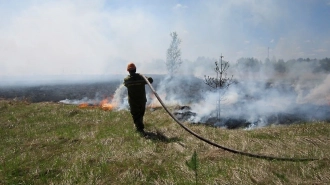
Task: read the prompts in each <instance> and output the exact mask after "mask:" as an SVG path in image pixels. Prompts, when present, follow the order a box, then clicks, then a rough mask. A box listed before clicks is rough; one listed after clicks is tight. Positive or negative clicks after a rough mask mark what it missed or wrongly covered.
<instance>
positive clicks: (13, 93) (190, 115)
mask: <svg viewBox="0 0 330 185" xmlns="http://www.w3.org/2000/svg"><path fill="white" fill-rule="evenodd" d="M149 76H152V77H153V79H154V83H153V86H154V88H155V89H156V90H157V86H158V85H159V84H160V82H161V81H162V82H163V83H164V82H166V83H167V81H166V80H164V81H163V79H164V76H162V75H149ZM121 83H122V79H116V80H109V81H94V82H91V81H89V82H87V81H85V82H72V83H65V84H64V83H62V84H61V83H59V84H55V83H53V84H46V83H43V84H39V85H10V86H0V98H4V99H18V100H27V101H29V102H32V103H37V102H59V101H61V100H65V99H69V100H81V99H83V98H88V99H94V98H96V97H99V98H107V97H109V96H111V95H113V94H114V93H115V91H116V89H117V88H118V87H119V85H120V84H121ZM0 85H1V84H0ZM168 85H169V87H170V88H168V89H166V92H167V93H168V94H180V93H181V94H182V93H183V94H185V96H184V98H183V100H184V99H185V101H183V104H185V103H184V102H187V104H189V102H191V99H194V100H195V101H196V98H197V99H199V98H200V99H201V98H202V94H203V91H205V89H203V88H202V87H203V86H202V85H203V84H202V82H201V81H200V79H197V80H196V79H195V80H194V81H188V80H187V79H185V78H181V79H179V83H177V84H172V85H173V86H174V87H176V88H171V86H170V85H171V84H168ZM146 89H147V91H148V90H149V88H148V87H146ZM169 89H172V90H171V91H170V90H169ZM172 91H173V92H172ZM158 93H159V92H158ZM197 101H198V100H197ZM311 112H313V113H311ZM174 114H175V116H176V117H177V118H178V119H179V120H181V121H188V122H190V123H194V124H196V123H195V122H194V121H193V119H194V117H195V116H196V115H197V113H195V112H192V111H191V109H190V107H188V106H185V105H182V106H178V107H176V109H175V110H174ZM321 118H322V119H321ZM316 120H321V121H327V122H330V106H315V105H304V106H301V107H297V108H296V111H295V112H282V113H276V114H271V115H266V116H265V115H260V118H259V119H258V120H256V121H255V122H249V121H248V120H247V119H245V118H244V117H243V118H222V119H221V120H220V121H219V120H218V119H216V118H215V117H212V116H210V117H204V118H203V119H202V120H201V121H200V122H198V123H197V124H199V123H200V124H206V125H209V126H216V127H226V128H229V129H235V128H242V127H243V128H246V127H251V126H258V125H263V126H266V125H269V124H293V123H301V122H306V121H316Z"/></svg>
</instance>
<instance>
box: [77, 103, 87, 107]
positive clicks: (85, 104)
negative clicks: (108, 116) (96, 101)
mask: <svg viewBox="0 0 330 185" xmlns="http://www.w3.org/2000/svg"><path fill="white" fill-rule="evenodd" d="M78 107H79V108H87V107H88V103H81V104H79V106H78Z"/></svg>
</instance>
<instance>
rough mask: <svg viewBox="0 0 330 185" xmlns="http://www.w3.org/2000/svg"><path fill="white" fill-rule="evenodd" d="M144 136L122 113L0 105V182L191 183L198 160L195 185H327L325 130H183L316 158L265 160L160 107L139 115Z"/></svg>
mask: <svg viewBox="0 0 330 185" xmlns="http://www.w3.org/2000/svg"><path fill="white" fill-rule="evenodd" d="M145 125H146V131H147V132H149V138H144V137H141V136H140V135H139V134H138V133H136V132H135V130H134V127H133V123H132V120H131V116H130V114H129V112H128V111H103V110H101V109H98V108H93V109H92V108H86V109H80V108H78V107H76V106H73V105H64V104H58V103H49V102H44V103H29V102H25V101H14V100H0V184H194V183H195V176H194V175H195V174H194V172H193V171H192V170H189V168H188V167H187V165H186V161H187V160H189V159H190V158H191V156H192V155H193V153H194V151H196V152H197V154H198V162H199V163H198V165H199V166H198V182H199V183H200V184H329V183H330V169H329V166H330V161H329V158H328V156H329V155H330V147H329V143H330V124H329V123H325V122H319V123H302V124H295V125H289V126H271V127H265V128H259V129H254V130H242V129H237V130H226V129H221V128H213V127H207V126H203V125H189V124H187V123H186V125H187V126H188V127H189V128H191V129H192V130H193V131H195V132H196V133H199V134H200V135H202V136H205V137H206V138H208V139H210V140H212V141H214V142H217V143H219V144H221V145H224V146H226V147H230V148H233V149H236V150H242V151H245V152H251V153H257V154H263V155H272V156H281V157H301V158H309V157H310V158H320V160H316V161H309V162H288V161H269V160H264V159H255V158H250V157H246V156H241V155H236V154H232V153H229V152H226V151H223V150H220V149H217V148H215V147H212V146H210V145H208V144H206V143H204V142H202V141H200V140H198V139H197V138H195V137H194V136H191V135H190V134H189V133H187V132H185V131H184V130H183V129H182V128H181V127H180V126H179V125H178V124H176V123H175V122H174V121H173V120H172V119H171V118H170V116H168V115H167V113H166V112H165V111H164V109H157V110H155V111H150V110H149V109H147V111H146V116H145Z"/></svg>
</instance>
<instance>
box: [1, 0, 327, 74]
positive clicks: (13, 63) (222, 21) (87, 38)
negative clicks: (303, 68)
mask: <svg viewBox="0 0 330 185" xmlns="http://www.w3.org/2000/svg"><path fill="white" fill-rule="evenodd" d="M174 31H175V32H177V33H178V36H179V38H181V40H182V43H181V51H182V59H184V60H189V61H195V60H196V59H197V57H200V56H204V57H209V58H219V56H220V55H221V54H223V55H224V56H225V59H226V60H228V61H232V62H235V61H236V60H237V59H239V58H241V57H254V58H257V59H259V60H264V59H265V58H266V57H267V55H268V47H269V55H270V57H273V56H274V57H276V59H284V60H285V61H286V60H289V59H297V58H307V57H308V58H317V59H322V58H325V57H330V55H329V53H330V0H226V1H225V0H127V1H124V0H24V1H22V0H0V76H4V75H5V76H11V75H45V74H46V75H62V74H63V75H64V74H110V73H126V71H125V67H126V64H127V63H128V62H130V61H132V62H136V63H138V64H140V65H143V64H144V65H145V66H149V65H150V66H154V67H153V68H151V69H150V71H144V72H146V73H157V72H158V71H157V70H166V69H157V67H155V66H157V65H158V64H157V62H158V63H159V68H163V67H164V66H165V65H164V64H163V63H162V60H163V61H165V59H166V50H167V48H168V47H169V44H170V41H171V37H170V33H171V32H174ZM143 69H145V70H147V68H143Z"/></svg>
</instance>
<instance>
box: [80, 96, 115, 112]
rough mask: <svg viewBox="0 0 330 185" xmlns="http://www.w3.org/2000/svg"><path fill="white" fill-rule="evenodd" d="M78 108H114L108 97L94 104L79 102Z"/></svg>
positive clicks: (106, 109)
mask: <svg viewBox="0 0 330 185" xmlns="http://www.w3.org/2000/svg"><path fill="white" fill-rule="evenodd" d="M78 107H79V108H97V107H99V108H101V109H102V110H105V111H111V110H113V109H114V108H115V105H114V104H111V103H110V101H109V99H108V98H105V99H103V100H102V101H100V102H99V103H95V104H88V103H81V104H79V105H78Z"/></svg>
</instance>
